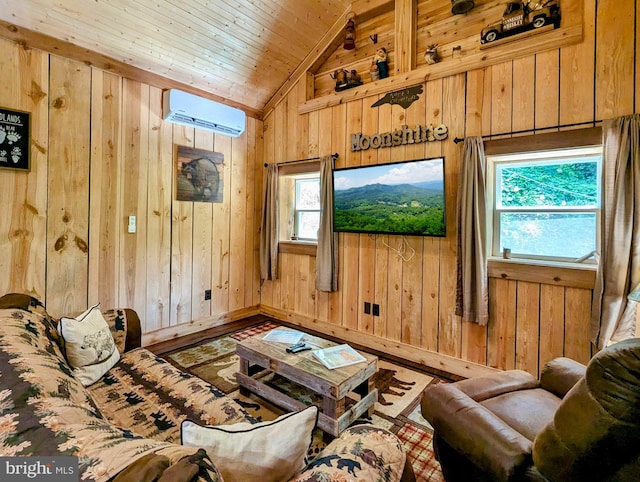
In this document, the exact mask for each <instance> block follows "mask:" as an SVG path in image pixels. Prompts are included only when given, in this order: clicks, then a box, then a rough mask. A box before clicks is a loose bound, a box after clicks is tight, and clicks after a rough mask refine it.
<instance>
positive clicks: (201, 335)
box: [145, 315, 280, 355]
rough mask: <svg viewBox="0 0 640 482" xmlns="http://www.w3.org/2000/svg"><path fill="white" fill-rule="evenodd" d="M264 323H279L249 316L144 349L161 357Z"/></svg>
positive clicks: (266, 317)
mask: <svg viewBox="0 0 640 482" xmlns="http://www.w3.org/2000/svg"><path fill="white" fill-rule="evenodd" d="M265 321H273V322H275V323H280V322H279V321H276V320H274V319H273V318H270V317H268V316H265V315H254V316H249V317H248V318H243V319H242V320H237V321H233V322H231V323H227V324H225V325H223V326H216V327H215V328H209V329H208V330H202V331H199V332H197V333H191V334H190V335H185V336H181V337H178V338H174V339H172V340H166V341H162V342H160V343H155V344H153V345H149V346H146V347H145V348H146V349H147V350H149V351H151V352H153V353H155V354H156V355H162V354H164V353H168V352H170V351H174V350H177V349H179V348H184V347H187V346H190V345H196V344H198V343H200V342H201V341H203V340H207V339H209V338H217V337H219V336H223V335H226V334H227V333H233V332H234V331H238V330H244V329H246V328H249V327H251V326H254V325H259V324H260V323H264V322H265Z"/></svg>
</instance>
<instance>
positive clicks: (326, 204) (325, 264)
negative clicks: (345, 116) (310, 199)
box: [316, 156, 338, 291]
mask: <svg viewBox="0 0 640 482" xmlns="http://www.w3.org/2000/svg"><path fill="white" fill-rule="evenodd" d="M333 162H334V161H333V156H324V157H323V158H322V159H320V227H319V229H318V247H317V251H316V289H317V290H318V291H337V290H338V235H337V234H336V233H334V232H333Z"/></svg>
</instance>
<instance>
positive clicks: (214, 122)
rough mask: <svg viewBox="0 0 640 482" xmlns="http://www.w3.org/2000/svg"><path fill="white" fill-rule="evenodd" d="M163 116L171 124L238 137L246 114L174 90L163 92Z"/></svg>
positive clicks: (244, 123) (243, 125)
mask: <svg viewBox="0 0 640 482" xmlns="http://www.w3.org/2000/svg"><path fill="white" fill-rule="evenodd" d="M162 117H163V118H164V120H166V121H168V122H173V123H174V124H181V125H185V126H190V127H197V128H198V129H206V130H209V131H212V132H217V133H220V134H224V135H227V136H230V137H238V136H239V135H240V134H242V133H243V132H244V129H245V125H246V115H245V113H244V112H243V111H241V110H240V109H236V108H235V107H229V106H228V105H225V104H221V103H219V102H215V101H213V100H209V99H205V98H203V97H198V96H197V95H193V94H189V93H187V92H182V91H181V90H176V89H170V90H166V91H165V92H164V93H163V95H162Z"/></svg>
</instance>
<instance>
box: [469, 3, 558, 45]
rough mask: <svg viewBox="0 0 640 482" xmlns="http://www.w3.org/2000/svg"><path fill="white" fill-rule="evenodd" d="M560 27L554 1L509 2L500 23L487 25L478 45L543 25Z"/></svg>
mask: <svg viewBox="0 0 640 482" xmlns="http://www.w3.org/2000/svg"><path fill="white" fill-rule="evenodd" d="M550 24H553V25H554V26H555V27H556V28H557V27H559V26H560V7H559V6H558V3H557V1H556V0H546V1H544V0H543V1H538V2H533V1H528V2H509V3H507V7H506V9H505V11H504V13H503V14H502V18H501V19H500V21H498V22H495V23H492V24H490V25H487V26H486V27H485V28H484V29H482V32H481V33H480V43H483V44H485V43H489V42H493V41H495V40H498V39H500V38H503V37H507V36H510V35H514V34H517V33H521V32H525V31H527V30H532V29H537V28H541V27H544V26H545V25H550Z"/></svg>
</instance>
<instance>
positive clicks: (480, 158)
mask: <svg viewBox="0 0 640 482" xmlns="http://www.w3.org/2000/svg"><path fill="white" fill-rule="evenodd" d="M485 166H486V162H485V157H484V144H483V143H482V138H481V137H468V138H466V139H465V141H464V149H463V156H462V167H461V169H460V178H459V182H458V258H457V268H458V278H457V286H456V315H458V316H461V317H462V320H463V321H469V322H471V323H478V324H480V325H486V324H487V322H488V321H489V281H488V278H487V228H486V225H487V214H486V196H485V186H486V184H485Z"/></svg>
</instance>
